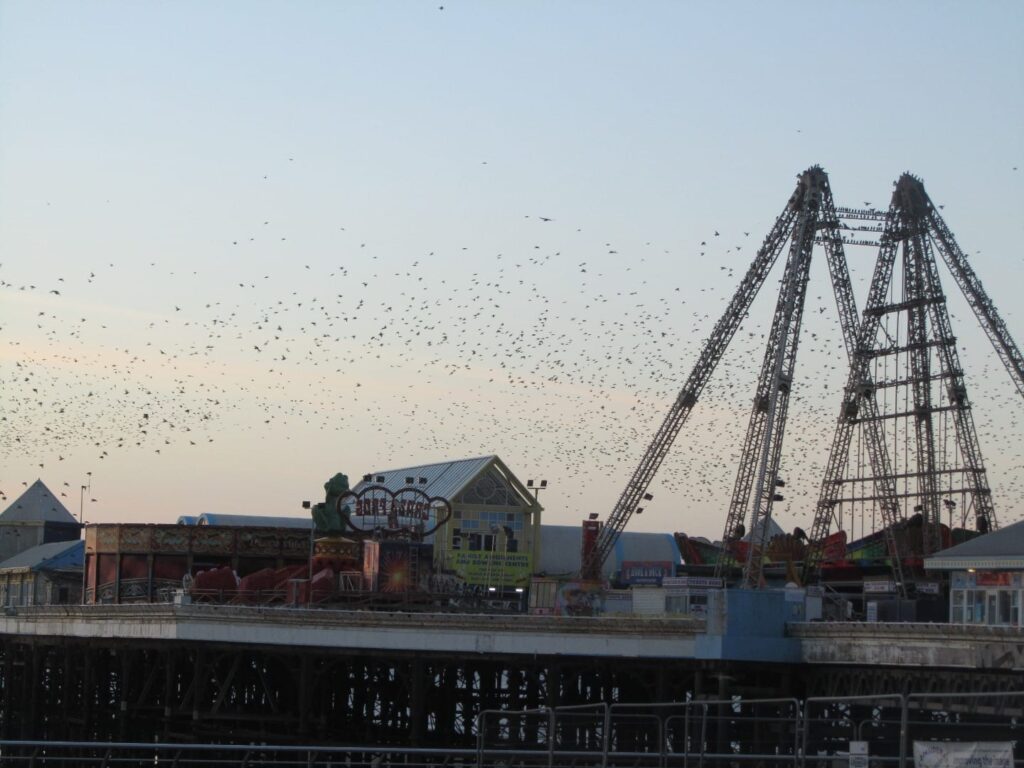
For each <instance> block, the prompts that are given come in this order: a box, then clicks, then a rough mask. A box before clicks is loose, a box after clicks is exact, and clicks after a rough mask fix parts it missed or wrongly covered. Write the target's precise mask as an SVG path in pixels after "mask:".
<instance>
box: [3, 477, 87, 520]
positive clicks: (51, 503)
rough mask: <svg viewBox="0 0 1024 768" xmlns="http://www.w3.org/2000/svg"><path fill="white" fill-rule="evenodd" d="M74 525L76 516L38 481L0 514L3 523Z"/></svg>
mask: <svg viewBox="0 0 1024 768" xmlns="http://www.w3.org/2000/svg"><path fill="white" fill-rule="evenodd" d="M37 522H38V523H72V524H75V525H77V524H78V521H77V520H75V517H74V515H72V514H71V513H70V512H68V509H67V507H65V506H64V505H63V504H61V503H60V499H58V498H57V497H56V496H54V495H53V492H52V491H50V489H49V488H47V487H46V485H45V484H44V483H43V481H42V480H36V481H35V482H34V483H32V485H30V486H29V487H28V490H26V491H25V492H24V493H23V494H21V496H19V497H18V498H16V499H15V500H14V501H13V502H11V505H10V506H9V507H7V509H5V510H4V511H3V513H2V514H0V524H2V523H37Z"/></svg>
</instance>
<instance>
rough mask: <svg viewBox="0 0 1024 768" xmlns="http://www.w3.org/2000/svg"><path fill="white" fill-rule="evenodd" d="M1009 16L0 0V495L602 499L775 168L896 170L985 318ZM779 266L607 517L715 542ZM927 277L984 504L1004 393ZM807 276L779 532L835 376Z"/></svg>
mask: <svg viewBox="0 0 1024 768" xmlns="http://www.w3.org/2000/svg"><path fill="white" fill-rule="evenodd" d="M442 3H443V5H442ZM439 6H440V7H439ZM1022 40H1024V4H1021V3H1020V2H978V3H965V2H956V3H954V2H902V3H889V2H866V3H853V2H835V3H822V2H807V3H798V2H781V3H755V2H734V3H712V2H704V3H698V2H677V3H669V2H665V3H659V2H628V3H623V2H614V3H612V2H609V3H604V2H540V1H538V2H476V3H470V2H464V1H463V0H456V1H454V2H449V1H448V0H433V2H389V3H384V2H346V3H341V2H337V3H331V2H295V3H284V2H273V3H272V2H251V1H249V0H247V1H246V2H216V3H210V2H180V1H179V2H173V3H171V2H163V3H157V2H148V3H139V2H113V1H110V2H92V3H82V2H76V3H72V2H27V1H26V2H17V1H13V0H0V418H2V421H0V490H2V491H3V494H4V495H5V497H6V499H7V500H8V501H10V500H12V499H13V498H15V497H16V496H17V495H18V494H19V493H21V492H22V491H23V490H24V488H25V484H31V482H32V481H34V480H35V479H36V478H41V479H42V480H43V481H44V482H45V483H46V484H47V485H49V486H50V488H51V489H53V490H54V491H55V492H62V493H65V494H67V496H66V498H65V499H64V501H65V503H66V504H67V506H68V508H69V509H71V511H72V512H74V513H75V514H77V513H78V511H79V488H80V486H81V485H82V484H83V483H86V482H87V481H90V480H91V491H90V492H89V494H88V496H87V498H86V499H85V502H84V517H85V519H86V520H89V521H91V522H103V521H141V522H174V520H176V519H177V517H178V516H179V515H183V514H200V513H202V512H225V513H248V514H267V515H284V514H289V515H290V514H295V515H301V514H303V511H302V510H301V508H300V505H301V502H302V501H303V500H305V499H312V500H319V499H321V498H322V495H323V491H322V485H323V483H324V481H325V480H326V479H327V478H329V477H330V476H332V475H333V474H334V473H335V472H338V471H343V472H346V473H348V474H349V476H350V477H351V478H353V480H355V479H358V478H359V477H360V476H362V475H363V474H364V473H366V472H370V471H374V470H385V469H390V468H398V467H403V466H407V465H414V464H421V463H428V462H435V461H443V460H446V459H456V458H464V457H468V456H477V455H483V454H491V453H496V454H498V455H499V456H501V458H502V459H503V460H504V461H505V463H506V464H508V466H509V467H510V468H511V469H512V470H513V472H515V473H516V474H517V475H518V476H519V477H520V478H521V479H523V480H526V479H527V478H535V479H539V478H544V479H546V480H547V481H548V484H549V488H548V490H547V491H545V493H544V495H542V496H541V499H540V500H541V503H542V504H543V505H544V506H545V510H546V511H545V521H546V522H552V523H561V524H574V525H575V524H577V523H578V522H579V521H580V520H581V519H582V518H585V517H586V516H587V514H588V513H590V512H597V513H598V514H599V515H600V517H601V518H602V519H604V518H605V517H606V516H607V514H608V512H609V511H610V510H611V508H612V507H613V505H614V502H615V500H616V499H617V498H618V495H619V493H620V492H621V490H622V488H623V486H624V485H625V483H626V481H627V479H628V478H629V476H630V474H631V473H632V471H633V469H634V467H635V466H636V463H637V462H638V460H639V458H640V456H641V455H642V453H643V451H644V449H645V447H646V445H647V443H648V441H649V440H650V438H651V437H652V435H653V434H654V431H655V430H656V429H657V427H658V425H659V424H660V422H661V419H662V418H663V417H664V415H665V412H666V411H667V409H668V407H669V405H670V404H671V402H672V400H673V399H674V398H675V395H676V393H677V392H678V390H679V387H680V386H681V385H682V383H683V381H684V380H685V378H686V376H687V375H688V373H689V371H690V368H691V367H692V365H693V364H694V362H695V361H696V359H697V355H698V353H699V350H700V348H701V343H702V340H703V339H704V338H705V337H706V335H707V333H708V332H709V331H710V329H711V327H712V326H713V324H714V322H715V321H716V320H717V319H718V317H719V315H720V314H721V312H722V310H723V309H724V307H725V305H726V303H727V302H728V300H729V298H730V296H731V295H732V293H733V291H734V290H735V288H736V286H737V284H738V283H739V279H740V276H741V275H742V273H743V272H744V271H745V270H746V268H747V266H748V264H749V263H750V260H751V259H752V258H753V256H754V253H755V251H756V249H757V247H758V245H759V244H760V243H761V241H762V240H763V238H764V236H765V235H766V234H767V232H768V230H769V229H770V227H771V225H772V223H773V221H774V219H775V217H776V216H778V214H779V213H780V211H781V210H782V209H783V206H784V205H785V203H786V200H787V199H788V197H789V195H790V193H791V192H792V190H793V187H794V184H795V177H796V175H797V174H799V173H800V172H801V171H803V170H804V169H806V168H807V167H809V166H811V165H814V164H820V165H822V166H823V167H824V168H825V170H826V171H827V172H828V173H829V178H830V182H831V186H832V190H833V193H834V195H835V198H836V202H837V204H839V205H849V206H857V207H865V206H871V207H878V208H883V209H884V208H885V207H887V205H888V201H889V197H890V195H891V190H892V183H893V182H894V181H895V180H896V179H897V178H898V177H899V175H900V174H901V173H903V172H905V171H912V172H913V173H915V174H917V175H919V176H920V177H921V178H922V179H923V180H924V183H925V185H926V188H927V190H928V192H929V194H930V195H931V197H932V199H933V200H934V201H935V202H936V203H937V204H941V205H943V206H944V207H943V209H942V215H943V216H944V218H945V221H946V222H947V224H949V226H950V227H951V228H952V230H953V232H954V233H955V235H956V237H957V239H958V242H959V243H960V245H961V246H962V247H963V249H964V250H965V251H966V252H967V253H968V254H969V255H970V258H971V260H972V264H973V265H974V268H975V270H976V271H977V273H978V275H979V276H980V278H981V280H982V281H983V283H984V285H985V287H986V289H987V290H988V291H989V293H990V295H991V296H992V298H993V300H994V301H995V303H996V304H997V306H998V307H999V308H1000V310H1001V312H1002V313H1003V317H1004V319H1005V320H1006V322H1007V325H1008V327H1009V329H1010V332H1011V333H1012V334H1013V335H1014V336H1015V338H1016V339H1017V340H1018V342H1021V341H1024V312H1022V311H1021V309H1020V303H1021V295H1022V291H1024V251H1022V248H1021V242H1022V235H1024V216H1022V211H1024V45H1022V42H1021V41H1022ZM848 255H849V259H850V263H851V271H852V272H853V275H854V281H855V287H856V288H857V289H858V291H859V294H858V302H860V304H861V305H862V304H863V300H864V291H865V289H866V287H867V280H868V279H870V274H871V269H872V266H873V259H874V256H875V252H874V251H873V250H871V249H866V248H853V247H851V248H850V249H849V252H848ZM780 273H781V265H778V266H777V269H776V272H775V273H773V275H772V277H771V278H770V279H769V281H768V283H767V284H766V288H765V291H763V292H762V295H761V296H759V297H758V300H757V301H756V302H755V305H754V308H753V309H752V311H751V313H750V317H749V318H748V320H747V321H746V323H745V324H744V326H743V327H742V328H741V330H740V332H739V334H738V335H737V337H736V339H735V343H734V344H733V347H732V348H731V349H730V352H729V354H728V356H727V357H726V359H725V360H723V362H722V364H721V365H720V367H719V369H718V371H717V374H716V376H715V379H714V383H713V385H712V386H711V387H709V388H708V390H707V391H706V393H705V395H704V397H703V399H702V401H701V403H700V404H699V405H698V407H697V409H696V410H695V412H694V415H693V417H692V418H691V420H690V422H689V423H688V425H687V427H686V428H685V429H684V430H683V433H682V434H681V436H680V438H679V440H678V441H677V442H676V445H675V448H674V449H673V451H672V453H671V454H670V455H669V457H668V459H667V460H666V462H665V465H664V467H663V469H662V471H661V473H660V474H659V476H658V479H657V480H656V481H655V483H654V485H653V486H652V491H653V492H654V494H655V501H654V502H653V503H652V504H651V505H650V506H649V507H648V509H647V510H646V511H645V513H644V514H643V515H642V516H641V517H639V518H636V519H634V520H633V521H632V523H631V525H630V529H631V530H647V531H668V532H671V531H686V532H689V533H692V534H698V535H704V536H708V537H712V538H716V537H719V536H720V535H721V532H722V525H723V523H724V519H725V511H726V508H727V504H728V497H729V494H730V493H731V490H732V483H733V480H734V475H735V467H736V461H735V456H736V453H737V452H738V450H739V447H740V444H741V442H742V439H743V434H744V430H745V427H746V421H747V418H748V414H749V407H750V398H751V396H752V393H753V389H754V386H755V380H756V374H757V370H758V368H759V366H760V362H761V357H762V354H763V342H764V340H763V337H762V334H763V333H765V331H766V329H767V327H768V325H769V324H770V320H771V309H772V307H773V305H774V301H775V297H774V295H772V294H773V288H774V286H775V284H776V280H777V278H778V275H779V274H780ZM942 277H943V280H944V284H945V287H946V291H947V293H948V294H949V306H950V311H951V313H952V315H953V324H954V330H955V332H956V334H957V336H958V346H959V347H960V349H961V352H960V354H961V360H962V362H963V364H964V367H965V369H966V371H967V380H968V386H969V387H970V393H971V399H972V401H973V403H974V409H975V419H976V421H977V423H978V428H979V438H980V442H981V447H982V451H983V453H984V455H985V459H986V464H987V467H988V471H989V476H990V480H991V482H992V485H993V491H994V499H995V502H996V508H997V512H998V514H999V519H1000V521H1001V522H1002V523H1004V524H1005V523H1008V522H1012V521H1015V520H1018V519H1020V518H1021V516H1022V514H1024V484H1022V472H1024V419H1022V417H1024V402H1022V401H1021V398H1020V396H1019V395H1018V394H1016V392H1015V390H1014V389H1013V386H1012V384H1011V383H1010V380H1009V377H1008V375H1007V374H1006V372H1005V371H1004V369H1003V368H1002V365H1001V364H1000V362H999V360H998V359H997V358H996V356H995V354H994V353H993V352H992V349H991V346H990V345H989V343H988V341H987V340H986V338H985V336H984V334H983V333H982V332H981V330H980V329H979V327H978V324H977V322H976V321H975V319H974V317H973V315H972V314H971V312H970V309H969V308H968V307H967V305H966V303H965V302H964V301H963V299H962V297H961V296H959V295H958V294H957V292H956V287H955V284H954V283H953V281H952V279H950V277H949V276H948V274H947V273H946V272H945V270H944V268H943V273H942ZM811 281H812V282H811V286H810V288H809V290H808V309H807V311H806V322H805V330H804V336H803V340H802V343H801V351H800V358H799V363H798V369H797V370H798V377H799V385H798V388H797V389H796V390H795V395H794V400H793V403H792V405H791V415H790V423H789V428H788V430H789V431H788V432H787V434H788V435H789V436H790V437H791V438H792V439H791V440H789V442H788V444H787V448H786V453H785V455H784V458H783V466H784V472H785V473H786V477H787V479H788V482H789V487H790V491H789V492H788V493H787V498H786V500H785V502H784V503H782V504H780V505H778V506H777V507H776V515H775V516H776V519H777V520H778V521H779V522H780V523H781V524H782V525H783V527H785V528H787V529H791V528H792V526H794V525H805V526H806V525H809V524H810V521H811V516H812V514H813V504H814V500H815V499H816V497H817V493H818V484H819V483H820V479H821V476H822V471H823V465H824V462H825V460H826V459H827V451H828V446H829V443H830V440H831V437H832V431H833V428H834V423H835V418H836V415H837V413H838V407H839V403H840V396H841V390H842V384H843V381H844V380H845V373H846V369H845V352H844V350H843V346H842V338H841V336H840V333H839V329H838V325H837V316H836V310H835V302H834V300H833V299H832V297H831V288H830V286H829V284H828V273H827V269H826V267H825V262H824V254H823V253H820V252H819V253H818V254H816V262H815V269H814V272H813V274H812V278H811ZM89 473H91V475H90V474H89ZM92 499H95V501H93V500H92ZM5 505H6V502H3V500H2V499H0V506H5Z"/></svg>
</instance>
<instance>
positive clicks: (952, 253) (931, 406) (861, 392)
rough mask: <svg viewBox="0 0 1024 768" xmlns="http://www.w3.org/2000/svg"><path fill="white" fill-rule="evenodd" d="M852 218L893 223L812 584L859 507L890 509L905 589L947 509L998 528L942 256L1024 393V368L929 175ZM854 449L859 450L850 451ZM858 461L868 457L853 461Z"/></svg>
mask: <svg viewBox="0 0 1024 768" xmlns="http://www.w3.org/2000/svg"><path fill="white" fill-rule="evenodd" d="M842 212H843V213H844V214H846V215H850V216H851V217H856V218H858V219H860V220H869V221H870V220H875V221H876V222H877V221H879V220H881V221H883V222H884V226H883V227H881V233H880V234H881V237H880V240H879V243H878V245H879V253H878V260H877V262H876V265H875V273H874V277H873V279H872V283H871V288H870V290H869V294H868V301H867V305H866V307H865V309H864V315H863V318H862V321H861V324H860V327H859V329H858V332H857V341H856V344H855V354H854V356H853V362H852V365H851V368H850V375H849V378H848V380H847V385H846V389H845V392H844V396H843V404H842V408H841V413H840V416H839V419H838V422H837V426H836V433H835V437H834V440H833V445H832V451H831V453H830V457H829V462H828V466H827V469H826V474H825V477H824V480H823V483H822V487H821V493H820V496H819V500H818V505H817V509H816V512H815V519H814V524H813V526H812V529H811V537H810V538H811V544H810V546H809V548H808V554H807V557H806V560H805V564H804V576H805V579H806V578H813V576H814V575H815V573H816V570H817V568H818V567H819V566H820V562H821V558H822V551H821V550H822V545H823V542H824V541H825V538H826V536H827V535H828V533H829V531H830V529H832V528H833V526H834V527H836V528H838V529H843V528H844V527H845V525H846V524H847V523H848V524H849V525H850V527H851V529H854V527H855V525H856V514H857V511H858V507H859V509H860V513H861V515H864V514H866V513H865V510H870V512H871V514H872V515H874V513H875V512H876V511H877V512H878V513H880V516H881V523H882V526H883V527H884V530H883V535H884V537H885V540H886V549H887V551H888V553H889V554H890V556H891V560H892V562H893V564H894V567H895V571H896V573H895V576H896V580H897V583H898V584H899V585H900V591H901V592H903V591H904V590H903V585H904V584H905V579H904V578H903V573H902V562H903V560H904V558H905V557H906V556H907V555H917V556H921V555H928V554H930V553H932V552H935V551H937V550H938V549H941V548H942V545H943V542H942V538H941V519H942V513H943V510H944V509H945V510H946V511H947V513H948V514H949V516H950V521H951V522H952V517H953V511H954V509H956V508H957V506H959V508H960V509H961V513H962V514H961V524H962V523H963V522H964V520H965V519H966V518H967V517H968V516H969V515H973V517H974V518H975V520H976V526H977V528H978V529H979V530H981V531H987V530H991V529H994V528H995V527H996V526H997V520H996V515H995V509H994V507H993V504H992V497H991V490H990V488H989V485H988V481H987V478H986V474H985V467H984V463H983V461H982V456H981V449H980V446H979V444H978V439H977V433H976V430H975V428H974V420H973V416H972V412H971V404H970V400H969V398H968V396H967V388H966V385H965V382H964V374H963V369H962V367H961V365H960V361H959V356H958V354H957V348H956V337H955V336H954V335H953V330H952V326H951V324H950V320H949V312H948V309H947V306H946V295H945V293H944V292H943V289H942V285H941V283H940V281H939V272H938V265H937V262H936V259H935V251H936V250H938V251H939V253H940V254H942V256H943V259H944V260H945V262H946V264H947V266H948V267H949V269H950V271H951V272H952V274H953V277H954V279H955V280H956V282H957V284H958V285H959V287H960V288H961V290H963V292H964V294H965V296H966V298H967V301H968V303H969V304H970V305H971V307H972V309H973V310H974V312H975V315H976V316H977V318H978V320H979V321H980V323H981V325H982V327H983V329H984V330H985V332H986V334H987V335H988V336H989V339H990V340H991V341H992V342H993V345H994V347H995V349H996V352H997V354H998V355H999V357H1000V359H1001V360H1002V361H1003V363H1004V365H1005V366H1006V368H1007V370H1008V372H1009V373H1010V376H1011V378H1012V379H1013V381H1014V384H1015V386H1016V387H1017V389H1018V391H1019V392H1020V393H1021V394H1024V364H1022V357H1021V355H1020V352H1019V351H1018V349H1017V346H1016V344H1015V343H1014V341H1013V339H1012V338H1011V337H1010V335H1009V333H1008V332H1007V330H1006V326H1005V324H1004V323H1003V321H1002V319H1001V318H1000V316H999V314H998V312H997V311H996V309H995V305H994V304H993V303H992V302H991V300H990V299H989V298H988V296H987V295H986V294H985V292H984V290H983V288H982V286H981V283H980V281H979V280H978V278H977V276H976V275H975V274H974V272H973V270H971V268H970V266H969V265H968V264H967V261H966V258H965V257H964V255H963V252H962V251H961V250H960V249H959V247H958V246H957V245H956V242H955V240H954V239H953V236H952V234H951V233H950V231H949V229H948V228H947V227H946V225H945V222H943V221H942V219H941V217H939V215H938V212H937V210H936V208H935V206H934V205H933V204H932V202H931V200H930V199H929V198H928V195H927V193H926V192H925V190H924V186H923V184H922V183H921V181H920V180H919V179H917V178H915V177H913V176H911V175H909V174H905V175H904V176H902V177H901V178H900V179H899V181H898V182H897V183H896V185H895V191H894V193H893V197H892V202H891V205H890V207H889V211H888V213H887V214H886V215H885V216H884V219H882V217H881V214H879V213H878V212H875V211H854V210H852V209H842ZM875 231H877V228H876V229H875ZM863 244H867V242H865V243H863ZM897 267H898V269H897ZM897 272H898V274H897ZM855 444H856V445H857V446H858V447H859V448H860V449H861V450H855V451H853V453H851V447H852V446H854V445H855ZM890 448H891V449H892V450H891V455H890ZM854 454H859V455H861V456H862V457H866V460H865V458H862V459H861V460H859V461H858V460H855V459H854V458H853V455H854ZM901 505H902V507H903V508H902V511H901ZM908 512H909V514H908ZM875 522H876V521H874V519H873V525H872V529H874V527H875ZM861 528H862V531H863V530H864V528H865V521H864V519H863V517H862V519H861ZM918 536H919V537H920V538H918Z"/></svg>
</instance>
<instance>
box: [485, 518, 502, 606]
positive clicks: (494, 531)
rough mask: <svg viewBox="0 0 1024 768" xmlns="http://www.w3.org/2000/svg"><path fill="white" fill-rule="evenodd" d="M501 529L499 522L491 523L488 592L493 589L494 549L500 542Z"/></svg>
mask: <svg viewBox="0 0 1024 768" xmlns="http://www.w3.org/2000/svg"><path fill="white" fill-rule="evenodd" d="M500 530H501V528H499V527H498V524H497V523H491V553H490V555H488V556H487V579H486V581H487V584H486V587H487V592H488V593H490V592H491V591H492V588H491V568H492V567H493V565H494V550H495V548H496V547H497V544H498V531H500Z"/></svg>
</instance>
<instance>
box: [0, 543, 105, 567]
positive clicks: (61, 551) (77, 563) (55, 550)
mask: <svg viewBox="0 0 1024 768" xmlns="http://www.w3.org/2000/svg"><path fill="white" fill-rule="evenodd" d="M84 561H85V542H84V541H82V540H81V539H79V540H77V541H51V542H50V543H49V544H39V545H38V546H35V547H30V548H28V549H26V550H25V551H24V552H19V553H18V554H16V555H14V557H9V558H7V559H6V560H4V561H3V562H2V563H0V570H4V569H6V568H30V569H31V570H33V571H60V570H69V569H72V570H73V569H80V568H81V567H82V563H83V562H84Z"/></svg>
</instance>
